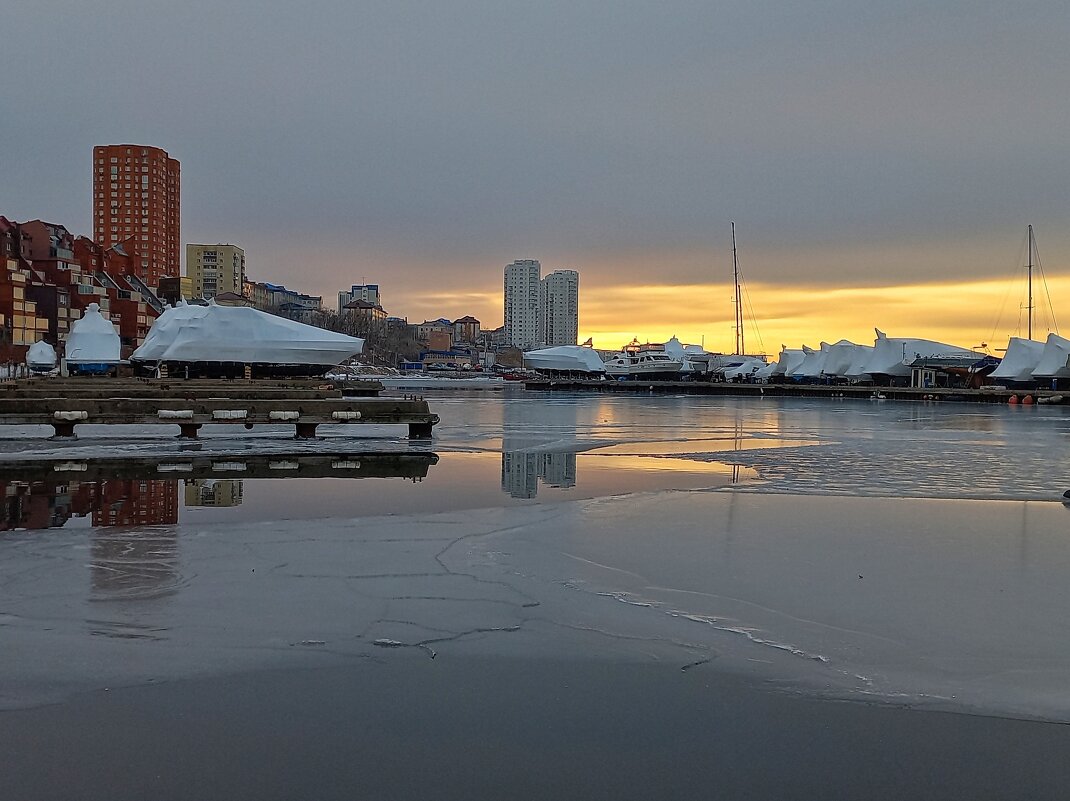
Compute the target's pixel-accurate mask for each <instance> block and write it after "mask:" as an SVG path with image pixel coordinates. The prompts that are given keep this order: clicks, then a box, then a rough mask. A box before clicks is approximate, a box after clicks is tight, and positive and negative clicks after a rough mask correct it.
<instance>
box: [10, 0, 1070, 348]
mask: <svg viewBox="0 0 1070 801" xmlns="http://www.w3.org/2000/svg"><path fill="white" fill-rule="evenodd" d="M0 20H2V22H0V25H2V27H3V29H4V45H3V47H2V48H0V74H2V75H3V76H4V80H3V81H2V82H0V143H2V146H3V147H2V150H0V214H3V215H5V216H7V217H9V218H12V219H16V220H29V219H34V218H42V219H46V220H49V221H51V222H58V223H63V224H65V225H66V226H67V227H68V228H69V229H71V230H72V231H73V232H75V233H85V234H90V235H91V233H92V225H91V210H92V206H91V203H92V200H91V186H92V185H91V167H92V164H91V160H92V148H93V146H94V145H98V144H117V143H136V144H147V145H154V146H157V147H162V148H164V149H165V150H167V151H168V152H169V153H170V155H171V156H173V157H174V158H177V159H178V160H179V161H180V162H181V165H182V239H183V241H184V242H233V243H236V244H239V245H241V246H242V247H243V248H244V249H245V251H246V257H247V263H248V269H249V275H250V277H251V278H252V279H254V280H262V281H272V282H276V283H285V284H286V285H287V286H289V287H291V288H294V289H297V290H299V291H303V292H308V293H311V294H322V295H324V298H325V301H327V302H329V301H330V300H331V299H332V298H334V297H335V296H336V293H337V291H338V290H339V289H342V288H344V287H347V286H349V285H350V284H353V283H363V282H365V281H366V282H369V283H378V284H379V285H380V287H381V291H382V300H383V305H384V307H385V308H386V310H387V312H388V313H390V314H392V315H398V316H404V317H407V318H408V319H409V320H410V321H419V320H422V319H425V318H434V317H440V316H443V317H450V318H455V317H459V316H462V315H465V314H472V315H474V316H476V317H478V318H479V319H480V320H481V321H482V322H483V325H484V327H487V328H489V327H494V326H497V325H500V324H501V322H502V296H501V293H502V273H503V269H504V266H505V265H506V264H508V263H509V262H511V261H513V260H514V259H518V258H535V259H539V260H540V262H541V263H542V265H543V271H544V273H546V272H549V271H551V270H554V269H561V268H568V269H575V270H578V271H579V272H580V338H581V340H582V339H585V338H587V337H588V336H592V337H593V338H594V339H595V344H596V345H597V346H599V347H606V348H609V347H616V346H619V345H620V344H623V342H624V341H627V340H630V339H631V338H632V337H633V336H637V337H638V338H639V339H640V340H649V341H662V340H664V339H666V338H668V337H669V336H672V335H674V334H675V335H677V336H679V337H680V338H681V339H683V340H685V341H692V342H704V343H705V344H706V346H707V347H708V348H710V349H727V350H730V349H731V348H732V347H733V339H734V332H733V328H732V325H733V307H732V298H733V290H732V242H731V227H730V223H731V222H732V221H735V223H736V226H737V235H738V247H739V261H740V267H741V269H742V271H743V275H744V277H745V280H746V285H747V297H748V299H749V305H748V308H747V318H748V328H747V336H748V340H749V341H748V350H756V349H757V348H755V347H751V346H750V343H751V342H753V343H756V344H757V343H759V342H760V343H762V349H764V350H765V351H766V352H769V353H775V352H776V351H777V350H778V349H779V347H780V345H781V344H789V345H791V346H793V347H797V346H798V345H799V344H801V343H803V342H805V343H807V344H811V345H815V346H816V344H817V343H818V342H819V341H821V340H826V341H830V342H832V341H836V340H838V339H840V338H848V339H853V340H854V341H857V342H869V341H871V340H872V338H873V330H872V329H873V328H874V327H875V326H876V327H880V328H881V329H882V330H885V331H887V332H888V333H889V335H891V336H918V337H927V338H937V339H943V340H945V341H951V342H953V343H955V344H960V345H966V346H974V345H979V344H980V343H982V342H985V343H988V344H989V345H990V347H991V348H1000V347H1004V346H1005V343H1006V338H1007V337H1008V336H1010V335H1013V334H1017V333H1022V334H1023V335H1024V331H1025V316H1024V312H1023V311H1022V309H1021V307H1022V305H1023V304H1024V303H1025V278H1024V271H1023V265H1024V264H1025V245H1024V243H1025V231H1026V225H1027V224H1033V225H1034V226H1035V229H1036V232H1037V241H1038V244H1039V249H1040V254H1041V258H1042V264H1043V268H1044V272H1045V274H1046V276H1047V278H1048V282H1047V287H1048V291H1049V292H1050V295H1051V299H1052V308H1053V309H1054V313H1055V318H1056V320H1057V318H1058V314H1059V312H1060V309H1063V310H1066V312H1067V316H1068V318H1070V259H1068V258H1067V256H1068V254H1070V230H1068V228H1067V225H1066V218H1067V213H1068V209H1070V159H1068V158H1066V141H1067V134H1068V132H1070V102H1068V99H1070V95H1068V93H1067V88H1066V87H1067V76H1070V48H1068V47H1067V46H1066V42H1068V41H1070V5H1067V4H1066V3H1065V2H1027V1H1026V2H1017V3H1014V4H1008V3H1005V2H989V1H988V0H969V1H968V2H959V1H958V0H948V1H947V2H939V0H936V1H932V0H930V2H906V1H905V0H885V1H884V2H881V3H858V2H846V0H814V2H807V3H787V2H782V3H774V2H759V1H757V0H747V1H741V2H715V1H714V0H704V1H701V2H700V1H697V0H696V1H695V2H691V1H690V0H679V1H676V2H674V1H673V0H660V1H659V2H635V1H633V0H616V1H615V2H614V1H612V0H602V2H587V1H586V0H568V2H563V1H560V0H540V2H514V1H513V0H493V1H487V2H483V1H482V0H478V1H477V0H439V2H415V1H413V0H383V1H382V2H363V1H362V0H319V1H317V0H308V2H305V3H303V4H300V5H298V4H295V3H292V2H286V3H282V2H275V0H234V1H232V2H228V1H227V0H211V2H206V1H205V0H183V2H176V1H175V0H170V2H154V0H136V1H135V0H94V2H91V3H86V2H84V0H65V1H58V0H34V2H33V3H17V2H15V0H0ZM1038 293H1040V294H1042V289H1041V288H1038ZM1046 303H1047V296H1046V295H1044V297H1043V298H1042V301H1038V305H1042V304H1046ZM1051 318H1052V315H1051V314H1050V313H1043V314H1041V313H1040V312H1039V311H1038V331H1039V335H1040V336H1043V334H1044V333H1046V331H1047V330H1048V329H1049V328H1052V327H1053V324H1052V322H1051Z"/></svg>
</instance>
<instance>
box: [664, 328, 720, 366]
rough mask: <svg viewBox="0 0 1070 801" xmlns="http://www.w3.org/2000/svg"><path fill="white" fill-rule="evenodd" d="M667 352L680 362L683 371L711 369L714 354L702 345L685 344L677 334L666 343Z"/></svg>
mask: <svg viewBox="0 0 1070 801" xmlns="http://www.w3.org/2000/svg"><path fill="white" fill-rule="evenodd" d="M665 352H666V353H667V354H669V356H671V357H672V358H674V359H676V360H677V361H678V362H680V363H681V364H682V365H683V367H682V368H681V369H680V372H682V373H702V372H705V371H706V370H707V369H709V364H710V357H711V356H713V355H714V354H712V353H710V352H709V351H707V350H706V349H705V348H703V347H702V346H701V345H685V344H683V343H682V342H680V340H679V339H677V338H676V337H675V336H674V337H672V338H671V339H669V340H668V341H667V342H666V343H665Z"/></svg>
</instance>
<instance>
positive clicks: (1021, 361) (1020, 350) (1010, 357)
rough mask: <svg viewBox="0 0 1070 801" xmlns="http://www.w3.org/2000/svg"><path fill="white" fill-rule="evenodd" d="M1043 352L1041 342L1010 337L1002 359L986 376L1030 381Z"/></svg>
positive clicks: (1002, 379)
mask: <svg viewBox="0 0 1070 801" xmlns="http://www.w3.org/2000/svg"><path fill="white" fill-rule="evenodd" d="M1043 353H1044V343H1043V342H1034V341H1033V340H1031V339H1022V338H1021V337H1011V338H1010V339H1009V340H1008V341H1007V352H1006V353H1005V354H1004V356H1003V361H1001V362H1000V363H999V366H998V367H997V368H996V369H995V370H993V371H992V372H991V373H989V374H988V377H989V378H990V379H993V380H995V381H1032V380H1033V370H1034V369H1036V366H1037V365H1038V364H1039V363H1040V359H1041V356H1042V355H1043Z"/></svg>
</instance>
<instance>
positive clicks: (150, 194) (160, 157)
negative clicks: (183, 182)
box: [93, 145, 181, 289]
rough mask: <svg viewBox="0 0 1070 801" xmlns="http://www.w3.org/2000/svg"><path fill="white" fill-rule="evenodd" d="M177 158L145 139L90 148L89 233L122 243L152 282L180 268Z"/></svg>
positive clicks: (136, 272) (104, 240) (177, 272)
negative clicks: (138, 142)
mask: <svg viewBox="0 0 1070 801" xmlns="http://www.w3.org/2000/svg"><path fill="white" fill-rule="evenodd" d="M179 184H180V180H179V164H178V161H177V160H176V159H173V158H171V157H170V156H168V155H167V151H166V150H161V149H160V148H158V147H146V146H144V145H98V146H97V147H94V148H93V238H94V239H95V240H96V241H97V243H98V244H100V245H103V246H104V247H106V248H108V247H113V246H116V245H118V246H120V249H121V250H122V251H123V252H125V253H126V254H128V255H130V256H131V258H132V261H133V265H132V266H133V273H134V275H136V276H137V277H138V278H140V279H141V280H142V281H144V282H145V283H146V284H148V285H149V286H150V287H152V288H154V289H155V288H156V287H157V286H159V283H160V279H161V278H165V277H176V276H178V275H180V274H181V272H180V264H181V262H180V259H181V255H180V254H181V250H180V230H179V228H180V217H181V214H180V209H181V206H180V199H179Z"/></svg>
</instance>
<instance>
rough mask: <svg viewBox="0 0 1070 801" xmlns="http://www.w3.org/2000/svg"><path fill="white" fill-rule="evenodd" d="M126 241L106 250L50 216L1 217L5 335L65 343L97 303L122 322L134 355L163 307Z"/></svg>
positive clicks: (0, 299) (0, 300) (0, 310)
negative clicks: (134, 266)
mask: <svg viewBox="0 0 1070 801" xmlns="http://www.w3.org/2000/svg"><path fill="white" fill-rule="evenodd" d="M132 262H133V259H132V258H131V257H130V256H129V254H127V253H126V252H125V251H124V250H123V249H122V245H115V246H114V247H111V248H104V247H102V246H100V245H98V244H97V243H95V242H93V240H91V239H87V238H86V237H83V236H79V237H75V236H74V235H72V234H71V233H70V231H68V230H67V229H66V228H65V227H64V226H62V225H57V224H55V223H49V222H44V221H43V220H31V221H30V222H26V223H16V222H12V221H11V220H8V219H7V218H5V217H0V265H6V268H7V269H6V270H2V271H0V273H2V274H0V285H2V286H0V315H3V316H4V318H5V319H4V322H5V334H6V336H5V339H6V341H7V342H9V343H10V344H12V345H22V346H25V345H30V344H32V343H33V342H35V341H37V340H40V339H44V340H46V341H48V342H49V343H51V344H52V345H57V346H58V345H61V344H62V343H63V342H64V341H65V340H66V338H67V334H68V333H69V332H70V326H71V324H72V323H73V322H74V321H75V320H77V319H78V318H80V317H81V316H82V312H83V311H84V310H85V308H86V307H87V306H89V304H90V303H97V304H98V305H99V306H100V310H101V313H102V314H104V316H105V317H106V318H107V319H109V320H110V321H111V322H112V323H114V324H115V326H116V328H117V329H118V331H119V336H120V338H121V339H122V340H123V345H124V348H125V351H124V356H125V355H128V354H129V353H130V352H131V351H132V350H133V349H134V348H136V347H137V346H138V345H139V344H141V342H142V341H143V340H144V337H145V336H146V335H147V333H148V329H149V325H150V324H151V321H152V319H153V318H154V317H155V315H156V314H157V313H158V312H159V311H160V310H161V309H162V304H161V303H160V301H159V300H158V299H157V298H156V297H155V296H154V295H153V294H152V292H151V291H150V290H149V289H148V287H147V286H146V285H145V284H144V283H143V282H142V281H140V279H138V278H137V277H136V276H134V275H131V274H129V273H130V266H131V263H132Z"/></svg>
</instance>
